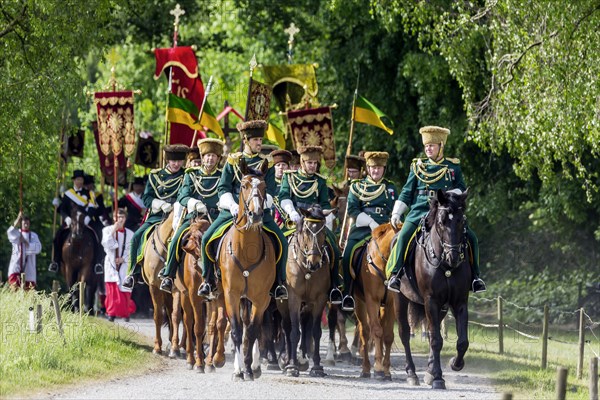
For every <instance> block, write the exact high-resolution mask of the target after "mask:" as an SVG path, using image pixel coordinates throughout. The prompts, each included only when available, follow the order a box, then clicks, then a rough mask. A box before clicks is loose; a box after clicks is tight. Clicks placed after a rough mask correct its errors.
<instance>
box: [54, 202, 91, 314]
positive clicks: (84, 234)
mask: <svg viewBox="0 0 600 400" xmlns="http://www.w3.org/2000/svg"><path fill="white" fill-rule="evenodd" d="M85 216H86V213H85V210H84V209H83V207H80V206H74V207H73V208H72V209H71V226H70V227H69V230H70V232H69V234H68V236H67V238H66V240H65V242H64V244H63V246H62V264H61V272H62V274H63V276H64V277H65V281H66V282H67V286H68V287H69V288H71V292H70V293H71V305H72V308H73V309H74V310H79V307H81V306H82V305H81V304H79V288H80V287H81V284H80V283H81V282H85V295H84V304H83V307H84V308H83V310H84V311H85V312H86V313H87V312H90V311H91V310H93V308H94V297H95V295H96V289H97V287H98V278H97V275H96V274H95V273H94V270H93V265H94V246H95V245H96V243H97V240H96V236H95V234H94V231H93V230H92V228H90V227H88V226H86V225H85V223H84V220H85ZM76 284H78V286H77V287H75V285H76Z"/></svg>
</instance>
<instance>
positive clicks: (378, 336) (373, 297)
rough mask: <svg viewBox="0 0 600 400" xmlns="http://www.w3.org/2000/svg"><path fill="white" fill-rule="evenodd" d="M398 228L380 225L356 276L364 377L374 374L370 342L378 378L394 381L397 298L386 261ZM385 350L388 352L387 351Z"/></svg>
mask: <svg viewBox="0 0 600 400" xmlns="http://www.w3.org/2000/svg"><path fill="white" fill-rule="evenodd" d="M395 233H396V230H395V229H394V228H393V227H392V225H391V224H389V223H387V224H382V225H380V226H379V227H377V228H376V229H375V230H374V231H373V234H372V236H371V240H370V241H369V243H368V244H367V251H366V252H365V253H363V254H362V259H361V260H360V263H361V264H360V265H361V266H360V271H359V272H358V275H357V277H356V290H355V292H354V293H355V297H356V315H357V317H358V320H359V322H360V324H358V325H359V327H360V329H359V331H360V339H361V344H360V354H361V356H362V373H361V375H360V376H361V378H368V377H370V376H371V363H370V360H369V342H370V340H371V339H372V340H373V341H374V345H375V365H374V368H373V369H374V372H375V378H377V379H382V380H391V379H392V374H391V372H390V366H391V363H390V352H391V348H392V344H393V343H394V322H395V307H396V305H395V298H396V296H394V295H393V293H391V292H389V291H388V290H387V285H386V283H387V282H386V279H385V264H386V262H387V259H388V258H389V255H390V251H391V246H390V245H391V243H392V239H393V238H394V235H395ZM384 351H385V354H384Z"/></svg>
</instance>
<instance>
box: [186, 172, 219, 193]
mask: <svg viewBox="0 0 600 400" xmlns="http://www.w3.org/2000/svg"><path fill="white" fill-rule="evenodd" d="M190 178H191V180H192V184H193V185H194V190H195V191H196V193H199V194H200V195H201V196H202V197H204V198H207V197H212V196H214V195H215V193H217V186H218V185H219V180H218V179H215V184H214V185H213V186H212V187H209V188H205V187H203V186H202V178H204V177H203V176H202V175H198V176H196V175H190Z"/></svg>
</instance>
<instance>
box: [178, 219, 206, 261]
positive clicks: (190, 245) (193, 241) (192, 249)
mask: <svg viewBox="0 0 600 400" xmlns="http://www.w3.org/2000/svg"><path fill="white" fill-rule="evenodd" d="M209 226H210V222H208V221H207V220H206V219H204V218H196V219H194V220H193V222H192V223H191V224H190V230H189V231H188V232H189V233H188V234H189V237H188V241H187V243H186V244H185V246H183V250H184V251H185V252H186V253H189V254H191V255H193V256H194V257H196V258H198V259H199V258H200V257H202V236H203V235H204V232H206V230H207V229H208V227H209Z"/></svg>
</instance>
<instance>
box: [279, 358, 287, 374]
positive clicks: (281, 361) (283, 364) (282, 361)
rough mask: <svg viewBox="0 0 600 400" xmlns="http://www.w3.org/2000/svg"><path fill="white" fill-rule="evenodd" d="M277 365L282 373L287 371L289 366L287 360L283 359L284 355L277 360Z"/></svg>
mask: <svg viewBox="0 0 600 400" xmlns="http://www.w3.org/2000/svg"><path fill="white" fill-rule="evenodd" d="M277 365H279V369H280V370H282V371H285V369H286V366H287V360H286V359H285V358H284V357H283V355H281V356H280V357H279V358H278V359H277Z"/></svg>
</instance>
